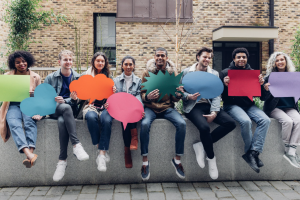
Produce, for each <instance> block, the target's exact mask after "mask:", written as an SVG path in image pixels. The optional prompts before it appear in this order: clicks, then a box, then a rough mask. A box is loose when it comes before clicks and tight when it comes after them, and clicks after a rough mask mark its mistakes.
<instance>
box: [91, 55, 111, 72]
mask: <svg viewBox="0 0 300 200" xmlns="http://www.w3.org/2000/svg"><path fill="white" fill-rule="evenodd" d="M98 56H102V57H103V58H104V60H105V64H104V68H103V69H102V73H103V74H105V76H106V77H107V78H109V75H110V70H109V68H110V65H109V63H108V58H107V56H106V55H105V53H103V52H96V53H95V54H94V55H93V57H92V61H91V65H92V67H93V69H92V71H95V72H96V73H97V70H96V67H95V60H96V58H97V57H98ZM96 73H95V74H96Z"/></svg>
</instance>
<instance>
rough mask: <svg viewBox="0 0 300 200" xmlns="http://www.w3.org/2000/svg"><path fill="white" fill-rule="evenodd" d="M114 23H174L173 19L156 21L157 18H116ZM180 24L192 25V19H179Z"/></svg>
mask: <svg viewBox="0 0 300 200" xmlns="http://www.w3.org/2000/svg"><path fill="white" fill-rule="evenodd" d="M116 22H165V23H166V22H176V20H175V19H174V18H173V19H158V18H129V17H128V18H126V17H119V18H116ZM179 22H180V23H193V18H190V19H180V21H179Z"/></svg>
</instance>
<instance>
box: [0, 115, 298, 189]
mask: <svg viewBox="0 0 300 200" xmlns="http://www.w3.org/2000/svg"><path fill="white" fill-rule="evenodd" d="M76 124H77V133H78V137H79V139H80V141H81V143H82V144H83V146H84V148H85V150H86V151H87V153H88V154H89V155H90V159H89V160H88V161H84V162H80V161H78V160H77V159H76V158H75V157H74V156H73V155H72V154H73V152H72V147H71V144H70V145H69V151H68V155H69V157H68V167H67V169H66V174H65V177H64V178H63V180H62V181H60V182H58V183H56V182H53V180H52V176H53V173H54V171H55V168H56V163H57V161H58V155H59V140H58V128H57V122H56V121H55V120H51V119H45V120H42V121H40V122H38V138H37V146H36V148H37V149H36V153H37V154H38V155H39V157H38V160H37V163H36V165H35V166H34V167H33V168H31V169H26V168H25V167H24V166H23V165H22V161H23V159H24V158H25V156H24V155H21V154H19V153H18V151H17V148H16V146H15V144H14V141H13V139H10V140H9V141H8V142H7V143H3V142H2V141H1V142H0V157H1V161H2V162H1V170H0V177H1V178H0V187H2V186H36V185H69V184H72V185H73V184H74V185H76V184H81V185H82V184H112V183H140V182H142V179H141V177H140V169H141V164H142V157H141V155H140V149H138V150H137V151H132V157H133V168H132V169H126V168H125V163H124V153H123V150H124V144H123V138H122V131H121V125H120V122H117V121H114V122H113V128H112V136H111V142H110V156H111V161H110V162H109V163H108V164H107V167H108V169H107V172H105V173H103V172H101V173H100V172H99V171H98V170H97V166H96V162H95V160H96V156H97V155H96V149H97V148H96V147H95V146H93V145H92V142H91V137H90V134H89V132H88V129H87V125H86V124H85V123H84V122H82V121H77V122H76ZM214 128H216V125H215V124H212V125H211V129H214ZM280 131H281V125H280V124H279V123H278V122H277V121H276V120H273V119H272V123H271V126H270V129H269V132H268V134H267V138H266V143H265V149H264V153H263V154H262V155H261V156H260V157H261V159H262V161H263V162H264V164H265V166H264V167H262V168H261V172H260V173H259V174H257V173H255V172H254V171H253V170H252V169H251V168H250V167H249V166H248V165H247V164H246V162H245V161H244V160H243V159H242V157H241V156H242V155H243V154H244V153H243V147H244V143H243V140H242V138H241V135H240V127H239V126H238V127H237V128H236V129H235V130H234V131H233V132H231V133H229V134H228V135H227V136H226V137H224V138H223V139H221V140H220V141H218V142H217V143H216V144H214V149H215V155H216V158H217V165H218V169H219V179H218V181H231V180H299V179H300V173H298V172H299V169H296V168H294V167H292V166H291V165H290V164H289V163H288V162H287V161H286V160H285V159H284V158H283V157H282V155H283V153H284V146H283V143H282V141H281V133H280ZM199 140H200V139H199V133H198V131H197V129H196V128H195V126H194V125H193V124H192V123H191V122H190V121H188V120H187V133H186V139H185V149H184V152H185V155H184V156H183V157H182V163H183V167H184V170H185V174H186V178H185V179H184V180H181V179H179V178H178V177H177V175H176V174H175V170H174V168H173V166H172V165H171V162H170V161H171V159H172V157H173V156H174V153H175V127H174V126H173V125H172V124H171V123H170V122H169V121H167V120H163V119H158V120H155V121H154V123H153V125H152V128H151V132H150V145H149V161H150V163H151V165H150V166H151V167H150V172H151V177H150V179H149V182H185V181H186V182H190V181H212V179H210V177H209V174H208V167H207V166H206V167H205V168H204V169H201V168H200V167H199V166H198V164H197V162H196V159H195V153H194V150H193V148H192V144H193V143H195V142H197V141H199ZM206 165H207V163H206Z"/></svg>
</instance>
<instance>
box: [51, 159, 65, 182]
mask: <svg viewBox="0 0 300 200" xmlns="http://www.w3.org/2000/svg"><path fill="white" fill-rule="evenodd" d="M66 167H67V161H63V160H60V161H58V163H57V165H56V170H55V172H54V175H53V181H55V182H58V181H60V180H61V179H62V178H63V177H64V175H65V171H66Z"/></svg>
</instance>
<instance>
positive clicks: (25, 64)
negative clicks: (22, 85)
mask: <svg viewBox="0 0 300 200" xmlns="http://www.w3.org/2000/svg"><path fill="white" fill-rule="evenodd" d="M7 63H8V67H9V69H10V71H9V72H7V73H5V75H29V76H30V89H29V94H30V96H33V94H34V90H35V88H36V87H37V86H38V85H39V84H41V77H40V76H39V75H38V74H36V73H34V72H33V71H31V70H30V69H29V68H30V67H31V66H33V65H34V63H35V59H34V57H33V55H32V54H31V53H29V52H26V51H16V52H14V53H12V54H10V55H9V57H8V60H7ZM40 119H42V116H39V115H34V116H33V117H29V116H27V115H25V114H24V113H22V111H21V110H20V102H3V104H2V106H1V108H0V134H1V137H2V139H3V141H4V142H7V141H8V139H9V138H10V135H12V138H13V139H14V141H15V144H16V146H17V148H18V150H19V152H20V153H24V154H25V155H26V159H25V160H24V161H23V164H24V165H25V166H26V168H31V167H32V166H33V165H34V164H35V162H36V160H37V157H38V155H36V154H34V153H33V151H34V150H35V145H36V137H37V126H36V121H39V120H40ZM22 121H23V123H24V130H23V125H22ZM7 126H8V128H9V129H8V128H7ZM24 131H25V133H24Z"/></svg>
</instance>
